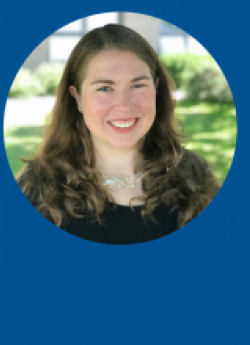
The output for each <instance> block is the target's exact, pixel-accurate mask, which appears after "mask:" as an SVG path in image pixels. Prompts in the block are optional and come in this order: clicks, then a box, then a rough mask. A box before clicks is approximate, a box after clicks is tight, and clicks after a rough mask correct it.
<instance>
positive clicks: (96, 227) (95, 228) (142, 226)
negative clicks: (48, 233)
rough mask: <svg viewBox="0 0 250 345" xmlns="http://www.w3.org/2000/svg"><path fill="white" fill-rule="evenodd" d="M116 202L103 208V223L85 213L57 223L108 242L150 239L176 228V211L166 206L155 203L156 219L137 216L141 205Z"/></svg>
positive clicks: (73, 231) (133, 241) (88, 237)
mask: <svg viewBox="0 0 250 345" xmlns="http://www.w3.org/2000/svg"><path fill="white" fill-rule="evenodd" d="M133 209H134V210H132V209H131V207H130V206H125V205H117V208H116V209H114V208H113V204H112V203H110V204H109V207H108V208H107V209H106V210H105V211H104V213H103V217H102V219H103V220H104V225H101V224H100V223H98V222H97V221H93V220H91V219H90V218H88V217H85V218H74V219H71V221H70V222H69V223H68V224H66V225H64V226H61V228H62V229H63V230H66V231H67V232H69V233H71V234H73V235H76V236H78V237H81V238H84V239H86V240H90V241H94V242H99V243H108V244H132V243H142V242H146V241H151V240H154V239H157V238H159V237H163V236H165V235H168V234H170V233H171V232H173V231H175V230H177V229H178V227H177V213H176V212H173V213H171V212H170V210H169V209H168V208H167V207H166V206H163V205H161V206H158V207H157V208H156V209H155V210H154V212H153V216H154V219H155V221H156V222H157V223H155V222H153V221H152V220H147V221H146V223H144V221H143V218H142V216H141V209H142V206H141V205H140V206H134V207H133Z"/></svg>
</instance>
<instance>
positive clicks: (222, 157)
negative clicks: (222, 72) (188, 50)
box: [5, 100, 237, 181]
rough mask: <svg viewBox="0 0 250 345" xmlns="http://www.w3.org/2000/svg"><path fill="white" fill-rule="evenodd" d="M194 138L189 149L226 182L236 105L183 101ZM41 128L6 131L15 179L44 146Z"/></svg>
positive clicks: (187, 127)
mask: <svg viewBox="0 0 250 345" xmlns="http://www.w3.org/2000/svg"><path fill="white" fill-rule="evenodd" d="M176 114H177V116H178V118H180V119H181V120H182V121H183V124H184V128H185V130H186V133H187V134H188V135H189V136H190V138H189V140H188V143H187V140H185V146H186V147H187V148H189V149H192V150H194V151H196V152H197V153H199V154H201V155H202V156H203V157H204V158H206V159H207V160H208V162H209V163H210V165H211V167H212V169H213V171H214V173H215V175H216V176H217V177H218V178H219V179H221V180H222V181H224V180H225V178H226V176H227V173H228V170H229V169H230V165H231V162H232V159H233V154H234V149H235V144H236V132H237V124H236V113H235V108H234V107H233V106H232V105H227V104H221V105H220V104H210V103H199V104H194V103H192V102H189V101H186V100H183V101H180V102H179V103H178V107H177V110H176ZM42 133H43V129H42V127H41V126H32V127H11V128H10V127H9V128H6V129H5V145H6V153H7V157H8V161H9V164H10V168H11V170H12V172H13V174H14V175H16V174H17V172H18V171H19V170H20V169H21V168H22V166H23V163H22V162H21V161H20V157H25V158H28V157H31V156H32V154H34V153H35V152H36V150H37V148H38V146H39V144H40V142H41V138H42Z"/></svg>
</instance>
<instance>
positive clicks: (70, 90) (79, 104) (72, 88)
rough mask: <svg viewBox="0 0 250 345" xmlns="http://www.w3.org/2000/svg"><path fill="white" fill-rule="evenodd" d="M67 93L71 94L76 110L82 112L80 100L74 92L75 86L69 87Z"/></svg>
mask: <svg viewBox="0 0 250 345" xmlns="http://www.w3.org/2000/svg"><path fill="white" fill-rule="evenodd" d="M69 93H70V94H71V96H72V97H74V98H75V100H76V104H77V108H78V110H79V111H80V112H82V104H81V98H80V96H79V95H78V92H77V91H76V88H75V86H70V87H69Z"/></svg>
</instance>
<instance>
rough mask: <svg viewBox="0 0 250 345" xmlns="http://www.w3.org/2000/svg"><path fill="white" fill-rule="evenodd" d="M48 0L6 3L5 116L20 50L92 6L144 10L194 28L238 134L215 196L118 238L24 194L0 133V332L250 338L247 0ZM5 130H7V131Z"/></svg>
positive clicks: (20, 340)
mask: <svg viewBox="0 0 250 345" xmlns="http://www.w3.org/2000/svg"><path fill="white" fill-rule="evenodd" d="M135 3H136V2H135V1H133V2H132V1H127V2H126V6H119V5H118V4H117V1H109V0H107V1H105V2H101V3H97V2H94V3H93V5H91V4H87V5H86V2H84V1H78V0H75V1H73V2H70V1H64V0H61V1H58V2H57V1H47V0H43V1H42V2H35V1H31V0H23V1H12V2H11V3H7V2H5V4H4V5H0V9H1V11H0V13H1V14H0V18H1V21H0V29H1V31H0V32H1V34H0V41H1V65H0V70H1V83H0V88H1V92H0V107H1V117H2V118H1V121H2V120H3V114H4V108H5V102H6V98H7V95H8V90H9V88H10V86H11V83H12V81H13V79H14V77H15V74H16V73H17V71H18V70H19V68H20V67H21V65H22V64H23V62H24V60H25V59H26V58H27V56H28V55H29V54H30V53H31V51H32V50H33V49H34V48H35V47H36V46H37V45H38V44H40V42H41V41H42V40H43V39H45V38H46V37H47V36H49V35H50V34H51V33H52V32H54V31H55V30H57V29H59V28H60V27H62V26H64V25H66V24H67V23H69V22H72V21H74V20H76V19H79V18H81V17H84V16H88V15H91V14H95V13H101V12H110V11H123V12H141V13H144V14H149V15H152V16H154V17H160V18H162V19H165V20H166V21H169V22H171V23H172V24H174V25H176V26H178V27H180V28H182V29H183V30H185V31H186V32H188V33H189V34H190V35H192V36H193V37H194V38H196V39H197V40H198V41H199V42H200V43H201V44H203V45H204V47H205V48H206V49H207V50H208V51H209V52H210V53H211V55H212V56H213V57H214V58H215V60H216V61H217V62H218V64H219V65H220V67H221V68H222V70H223V72H224V74H225V76H226V78H227V80H228V82H229V84H230V87H231V90H232V92H233V95H234V99H235V104H236V111H237V119H238V138H237V147H236V155H235V158H234V161H233V165H232V167H231V170H230V173H229V175H228V177H227V179H226V181H225V183H224V185H223V187H222V189H221V190H220V192H219V194H218V195H217V197H216V198H215V199H214V201H213V202H212V203H211V205H210V206H209V207H207V208H206V210H205V211H203V212H202V214H201V215H200V216H199V217H198V218H196V219H195V220H194V221H192V222H191V223H190V224H189V225H187V226H185V227H184V228H183V229H181V230H179V231H177V232H176V233H173V234H172V235H169V236H167V237H166V238H163V239H161V240H158V241H153V242H149V243H145V244H139V245H131V246H112V245H102V244H96V243H91V242H88V241H85V240H80V239H78V238H76V237H74V236H71V235H69V234H67V233H66V232H63V231H61V230H60V229H57V228H56V227H54V226H53V225H51V224H50V223H49V222H48V221H46V220H45V219H44V218H43V217H42V216H41V215H40V214H39V213H38V212H36V211H35V210H34V209H33V207H32V206H31V205H30V204H29V202H28V201H27V200H26V199H25V197H24V196H23V195H22V193H21V191H20V190H19V188H18V187H17V185H16V183H15V181H14V178H13V176H12V173H11V171H10V168H9V165H8V162H7V159H6V155H5V149H4V141H3V138H2V139H1V142H0V161H1V169H0V174H1V181H2V184H1V194H0V195H1V197H0V201H1V205H0V206H1V208H0V216H1V221H0V227H1V231H0V279H1V281H0V343H1V344H3V345H7V344H18V345H19V344H25V345H28V344H36V345H38V344H88V345H91V344H109V345H110V344H117V345H118V344H119V345H120V344H165V343H166V344H241V345H243V344H249V343H250V335H249V323H250V315H249V314H250V312H249V310H250V309H249V307H250V303H249V302H250V298H249V288H250V254H249V245H250V236H249V228H250V227H249V214H250V209H249V192H250V189H249V78H250V73H249V72H250V68H249V61H250V53H249V34H248V33H249V13H250V11H249V8H248V6H247V1H242V0H238V1H237V2H235V1H229V0H227V1H226V0H220V1H218V0H217V1H215V0H210V1H194V0H189V1H186V0H182V1H180V0H176V1H165V2H162V1H153V2H152V3H149V4H146V3H144V2H141V3H139V2H137V3H136V4H135ZM1 136H3V134H2V132H1Z"/></svg>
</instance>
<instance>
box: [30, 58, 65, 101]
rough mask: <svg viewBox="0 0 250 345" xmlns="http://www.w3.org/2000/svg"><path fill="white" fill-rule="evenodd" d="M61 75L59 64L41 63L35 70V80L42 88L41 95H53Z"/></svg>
mask: <svg viewBox="0 0 250 345" xmlns="http://www.w3.org/2000/svg"><path fill="white" fill-rule="evenodd" d="M62 73H63V65H62V64H59V63H43V64H41V65H40V66H39V67H38V68H37V69H36V70H35V73H34V75H35V78H36V79H37V80H39V82H40V83H41V84H42V86H43V94H46V95H54V94H55V92H56V89H57V86H58V84H59V81H60V79H61V76H62Z"/></svg>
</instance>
